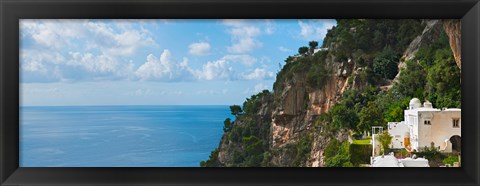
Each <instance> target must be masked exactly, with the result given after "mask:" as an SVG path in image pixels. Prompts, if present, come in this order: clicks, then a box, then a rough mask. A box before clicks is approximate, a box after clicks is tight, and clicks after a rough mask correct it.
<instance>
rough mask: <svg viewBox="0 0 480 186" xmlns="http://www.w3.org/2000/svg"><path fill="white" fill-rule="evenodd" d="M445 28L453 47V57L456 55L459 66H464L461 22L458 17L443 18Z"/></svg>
mask: <svg viewBox="0 0 480 186" xmlns="http://www.w3.org/2000/svg"><path fill="white" fill-rule="evenodd" d="M443 28H444V29H445V33H447V35H448V38H449V42H450V48H452V52H453V57H455V62H456V63H457V66H458V68H460V69H461V68H462V53H461V51H462V50H461V49H462V48H461V34H462V32H461V24H460V20H458V19H447V20H443Z"/></svg>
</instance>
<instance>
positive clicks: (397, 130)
mask: <svg viewBox="0 0 480 186" xmlns="http://www.w3.org/2000/svg"><path fill="white" fill-rule="evenodd" d="M408 130H409V129H408V126H407V125H406V124H405V122H403V121H402V122H388V132H389V133H390V135H392V136H393V138H392V144H391V147H390V148H393V149H401V148H403V147H404V144H403V140H404V138H405V132H407V131H408Z"/></svg>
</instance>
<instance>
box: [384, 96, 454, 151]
mask: <svg viewBox="0 0 480 186" xmlns="http://www.w3.org/2000/svg"><path fill="white" fill-rule="evenodd" d="M404 113H405V120H404V121H401V122H389V123H388V132H389V133H390V135H392V136H393V138H392V143H391V148H396V149H400V148H406V149H407V150H408V151H414V150H416V151H419V149H420V148H423V147H435V148H437V149H438V150H439V151H441V152H460V151H461V138H460V136H461V126H462V121H461V109H458V108H448V109H437V108H433V107H432V104H431V103H430V102H428V101H426V102H425V103H423V105H422V104H421V102H420V100H419V99H417V98H413V99H412V100H411V101H410V104H409V108H408V110H405V111H404Z"/></svg>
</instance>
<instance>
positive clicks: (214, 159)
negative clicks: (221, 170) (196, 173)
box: [200, 148, 220, 167]
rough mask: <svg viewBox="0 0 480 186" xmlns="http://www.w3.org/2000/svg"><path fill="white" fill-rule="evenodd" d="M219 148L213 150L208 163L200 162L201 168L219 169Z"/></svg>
mask: <svg viewBox="0 0 480 186" xmlns="http://www.w3.org/2000/svg"><path fill="white" fill-rule="evenodd" d="M218 162H219V161H218V148H216V149H215V150H213V151H212V152H211V153H210V157H209V159H208V160H207V161H201V162H200V167H218V166H220V164H218Z"/></svg>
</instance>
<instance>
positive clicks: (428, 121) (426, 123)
mask: <svg viewBox="0 0 480 186" xmlns="http://www.w3.org/2000/svg"><path fill="white" fill-rule="evenodd" d="M423 124H425V125H431V123H430V120H424V121H423Z"/></svg>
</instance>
